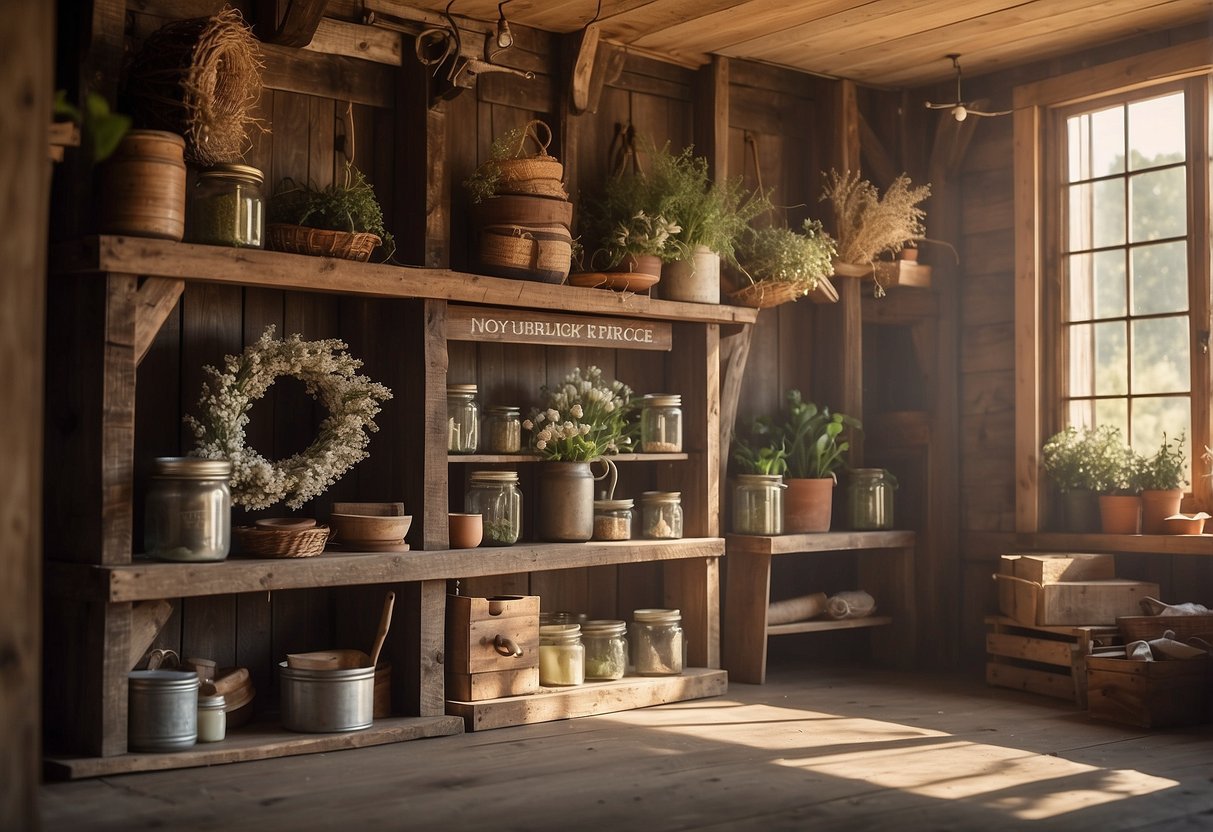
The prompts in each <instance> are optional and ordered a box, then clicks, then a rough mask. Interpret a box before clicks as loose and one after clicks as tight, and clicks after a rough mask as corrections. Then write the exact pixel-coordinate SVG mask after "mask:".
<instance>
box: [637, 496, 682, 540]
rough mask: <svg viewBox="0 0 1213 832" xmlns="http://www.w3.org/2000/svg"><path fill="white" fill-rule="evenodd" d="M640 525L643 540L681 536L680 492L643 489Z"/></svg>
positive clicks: (669, 538) (668, 538)
mask: <svg viewBox="0 0 1213 832" xmlns="http://www.w3.org/2000/svg"><path fill="white" fill-rule="evenodd" d="M640 527H641V537H643V538H644V539H645V540H671V539H675V538H679V537H682V493H681V492H679V491H645V492H644V493H643V494H641V495H640Z"/></svg>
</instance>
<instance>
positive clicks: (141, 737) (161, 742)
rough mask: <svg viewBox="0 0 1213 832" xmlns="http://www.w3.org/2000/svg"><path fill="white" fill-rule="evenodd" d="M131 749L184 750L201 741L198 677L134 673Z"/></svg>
mask: <svg viewBox="0 0 1213 832" xmlns="http://www.w3.org/2000/svg"><path fill="white" fill-rule="evenodd" d="M127 701H128V703H129V712H128V716H127V739H126V744H127V747H128V748H129V749H130V750H131V751H181V750H182V749H186V748H192V747H193V746H194V744H195V743H196V742H197V741H198V674H197V673H194V672H192V671H190V672H186V671H182V670H133V671H131V672H130V673H129V674H128V675H127Z"/></svg>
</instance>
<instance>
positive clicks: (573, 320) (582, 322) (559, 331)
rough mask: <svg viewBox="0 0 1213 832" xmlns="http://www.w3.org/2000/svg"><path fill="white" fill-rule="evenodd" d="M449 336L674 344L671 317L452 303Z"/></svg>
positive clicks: (632, 346) (622, 345) (648, 346)
mask: <svg viewBox="0 0 1213 832" xmlns="http://www.w3.org/2000/svg"><path fill="white" fill-rule="evenodd" d="M446 324H447V338H448V339H449V340H451V341H500V342H505V343H509V344H551V345H561V346H568V347H604V348H607V349H625V350H664V351H668V350H669V349H670V348H671V343H672V338H671V334H670V331H671V330H670V323H669V322H668V321H645V320H637V319H635V318H605V317H595V318H591V317H587V316H584V315H569V314H564V313H559V312H532V311H529V310H524V309H490V308H482V307H473V306H450V307H448V309H447V317H446Z"/></svg>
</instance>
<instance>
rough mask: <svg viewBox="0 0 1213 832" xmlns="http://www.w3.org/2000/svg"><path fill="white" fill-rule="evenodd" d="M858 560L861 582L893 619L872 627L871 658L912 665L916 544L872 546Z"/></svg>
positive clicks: (899, 664) (914, 636) (894, 664)
mask: <svg viewBox="0 0 1213 832" xmlns="http://www.w3.org/2000/svg"><path fill="white" fill-rule="evenodd" d="M857 559H858V566H859V571H858V579H859V585H860V586H861V587H864V588H865V589H866V590H867V591H868V592H870V593H871V594H872V597H873V598H877V599H879V600H878V601H877V603H878V604H879V607H880V608H879V610H878V612H879V614H880V615H888V616H892V618H893V621H894V623H893V625H892V626H889V627H876V628H874V629H873V630H872V657H873V658H875V659H877V660H878V661H880V662H881V663H882V664H886V665H889V666H892V667H899V668H903V669H904V668H910V667H913V666H914V657H915V655H916V638H917V632H918V618H917V615H916V604H915V600H914V595H915V590H914V584H915V582H914V572H915V567H914V546H913V545H911V546H908V547H906V548H904V549H873V550H871V551H867V552H860V553H859V554H858V556H857ZM952 606H955V605H952ZM927 632H935V631H934V630H930V629H928V630H927ZM938 640H940V641H947V639H943V638H940V639H938Z"/></svg>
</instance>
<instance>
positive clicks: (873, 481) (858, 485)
mask: <svg viewBox="0 0 1213 832" xmlns="http://www.w3.org/2000/svg"><path fill="white" fill-rule="evenodd" d="M896 489H897V479H896V478H895V477H894V476H893V475H892V474H891V473H890V472H888V471H886V470H885V469H884V468H855V469H853V470H852V471H851V479H850V482H849V483H848V484H847V520H848V525H849V526H850V528H852V529H854V530H855V531H878V530H880V529H891V528H893V492H894V491H895V490H896Z"/></svg>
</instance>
